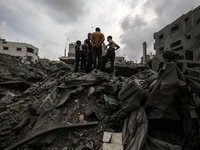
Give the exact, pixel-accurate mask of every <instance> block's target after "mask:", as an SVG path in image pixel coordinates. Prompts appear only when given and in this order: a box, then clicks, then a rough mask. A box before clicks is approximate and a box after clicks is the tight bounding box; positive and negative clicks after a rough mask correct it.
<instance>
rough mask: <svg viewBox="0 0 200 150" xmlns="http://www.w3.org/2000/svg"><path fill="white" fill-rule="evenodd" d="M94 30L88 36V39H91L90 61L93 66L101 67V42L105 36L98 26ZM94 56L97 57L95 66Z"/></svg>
mask: <svg viewBox="0 0 200 150" xmlns="http://www.w3.org/2000/svg"><path fill="white" fill-rule="evenodd" d="M95 31H96V32H94V33H92V34H91V36H90V40H91V41H92V56H93V58H92V61H93V64H94V68H97V69H101V63H102V62H101V56H102V43H103V41H104V40H105V38H104V35H103V34H102V33H101V30H100V28H99V27H97V28H96V29H95ZM96 58H98V67H96Z"/></svg>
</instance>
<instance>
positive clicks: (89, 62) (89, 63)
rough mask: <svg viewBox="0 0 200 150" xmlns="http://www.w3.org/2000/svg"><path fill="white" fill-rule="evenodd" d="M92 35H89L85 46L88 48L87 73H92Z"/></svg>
mask: <svg viewBox="0 0 200 150" xmlns="http://www.w3.org/2000/svg"><path fill="white" fill-rule="evenodd" d="M90 35H91V33H88V37H87V39H85V41H84V44H85V46H86V51H87V57H86V59H87V67H86V73H89V72H91V71H92V42H91V40H90Z"/></svg>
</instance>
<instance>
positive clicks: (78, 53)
mask: <svg viewBox="0 0 200 150" xmlns="http://www.w3.org/2000/svg"><path fill="white" fill-rule="evenodd" d="M81 55H82V47H81V41H79V40H78V41H76V46H75V59H76V65H75V70H74V72H78V68H79V62H80V59H81Z"/></svg>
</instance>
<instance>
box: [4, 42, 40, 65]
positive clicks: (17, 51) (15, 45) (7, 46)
mask: <svg viewBox="0 0 200 150" xmlns="http://www.w3.org/2000/svg"><path fill="white" fill-rule="evenodd" d="M38 51H39V49H38V48H37V47H35V46H33V45H31V44H27V43H20V42H8V41H6V40H5V39H0V53H3V54H9V55H12V56H18V57H26V59H27V61H29V62H33V63H36V62H38Z"/></svg>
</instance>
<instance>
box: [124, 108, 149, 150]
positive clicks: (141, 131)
mask: <svg viewBox="0 0 200 150" xmlns="http://www.w3.org/2000/svg"><path fill="white" fill-rule="evenodd" d="M147 132H148V120H147V117H146V113H145V111H144V109H143V108H142V107H139V108H138V109H137V110H135V111H133V112H131V114H130V115H129V116H128V117H127V118H126V119H125V121H124V125H123V131H122V139H123V146H124V148H125V149H126V150H132V149H133V150H141V149H142V148H143V146H144V143H145V141H146V137H147Z"/></svg>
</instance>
